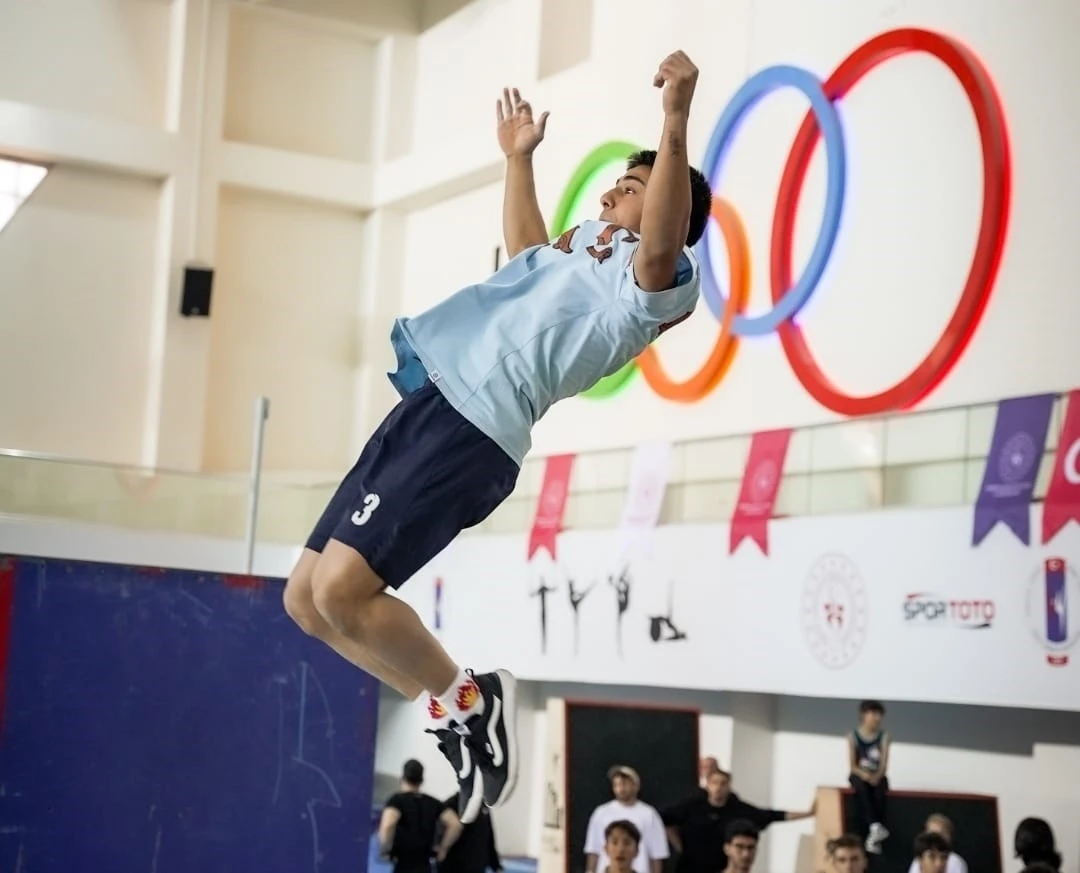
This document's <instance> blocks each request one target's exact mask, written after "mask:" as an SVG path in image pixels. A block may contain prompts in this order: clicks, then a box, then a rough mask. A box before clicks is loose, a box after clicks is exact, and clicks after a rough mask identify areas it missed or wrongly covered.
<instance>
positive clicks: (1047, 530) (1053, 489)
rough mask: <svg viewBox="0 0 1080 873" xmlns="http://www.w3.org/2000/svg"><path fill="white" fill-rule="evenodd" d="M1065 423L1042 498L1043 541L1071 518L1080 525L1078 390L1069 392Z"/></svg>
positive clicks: (1046, 540)
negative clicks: (1044, 497)
mask: <svg viewBox="0 0 1080 873" xmlns="http://www.w3.org/2000/svg"><path fill="white" fill-rule="evenodd" d="M1068 403H1069V406H1068V409H1067V410H1066V412H1065V426H1064V427H1063V428H1062V429H1061V437H1060V439H1058V447H1057V457H1056V458H1055V460H1054V472H1053V473H1052V474H1051V475H1050V487H1048V488H1047V489H1046V499H1045V500H1044V501H1043V520H1042V541H1043V544H1044V545H1045V544H1046V543H1048V542H1050V540H1052V539H1053V538H1054V537H1055V536H1056V535H1057V533H1058V531H1060V530H1061V529H1062V528H1063V527H1065V525H1067V524H1068V523H1069V522H1070V521H1075V522H1076V523H1077V524H1080V390H1077V391H1070V392H1069V400H1068Z"/></svg>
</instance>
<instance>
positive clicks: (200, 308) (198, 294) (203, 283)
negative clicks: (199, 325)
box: [180, 267, 214, 318]
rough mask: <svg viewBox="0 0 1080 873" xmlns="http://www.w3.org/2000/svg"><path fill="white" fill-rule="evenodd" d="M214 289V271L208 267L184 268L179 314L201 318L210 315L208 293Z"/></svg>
mask: <svg viewBox="0 0 1080 873" xmlns="http://www.w3.org/2000/svg"><path fill="white" fill-rule="evenodd" d="M213 287H214V271H213V270H212V269H210V268H209V267H185V268H184V287H183V289H182V290H181V292H180V314H181V315H184V316H188V317H190V316H193V315H194V316H202V317H203V318H205V317H206V316H208V315H209V314H210V292H211V291H212V290H213Z"/></svg>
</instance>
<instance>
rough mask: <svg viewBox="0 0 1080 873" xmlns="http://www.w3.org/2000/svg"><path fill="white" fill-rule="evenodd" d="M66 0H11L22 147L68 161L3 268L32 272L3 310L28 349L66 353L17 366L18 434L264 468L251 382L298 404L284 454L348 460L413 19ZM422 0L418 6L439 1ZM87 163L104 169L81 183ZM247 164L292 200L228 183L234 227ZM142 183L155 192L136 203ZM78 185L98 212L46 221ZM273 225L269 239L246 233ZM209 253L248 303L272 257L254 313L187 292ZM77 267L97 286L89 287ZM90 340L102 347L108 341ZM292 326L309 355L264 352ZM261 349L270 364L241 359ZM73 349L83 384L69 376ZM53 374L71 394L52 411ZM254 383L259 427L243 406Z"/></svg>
mask: <svg viewBox="0 0 1080 873" xmlns="http://www.w3.org/2000/svg"><path fill="white" fill-rule="evenodd" d="M62 6H64V4H60V3H55V2H52V0H45V2H41V3H22V2H19V3H9V4H4V6H3V9H0V154H8V155H11V156H13V157H16V158H25V159H29V160H36V161H39V162H42V163H46V164H49V165H51V166H52V167H53V168H54V169H53V172H52V173H51V175H50V176H49V177H48V178H47V179H46V181H45V184H44V185H43V187H42V189H41V190H40V191H39V192H38V194H37V195H36V196H35V197H34V198H31V201H30V203H29V204H28V205H27V206H26V207H24V210H23V214H21V215H18V216H16V220H15V222H14V223H13V224H12V226H11V227H9V228H8V229H7V231H6V232H5V233H4V234H3V236H2V238H0V277H2V278H3V283H4V287H5V289H7V288H8V287H12V288H15V289H16V292H15V294H14V295H10V294H9V295H7V296H6V297H5V301H4V303H2V304H0V306H6V310H5V312H4V316H5V324H4V325H3V327H2V328H0V330H4V331H9V332H11V333H12V334H13V335H16V336H17V340H16V341H13V342H11V343H9V344H8V345H7V348H6V354H7V356H8V357H10V358H11V359H12V360H14V359H15V358H16V357H18V356H22V357H23V358H25V357H26V355H25V352H26V349H28V348H34V349H35V350H36V353H35V354H36V356H37V357H39V358H41V359H47V361H48V366H47V367H46V366H44V365H43V366H42V367H41V368H39V370H40V371H41V373H42V374H43V375H40V376H33V375H32V376H30V377H26V378H23V379H20V380H19V383H18V384H15V383H14V382H11V383H10V384H7V385H6V387H5V389H3V390H4V392H5V396H7V395H10V394H14V393H15V392H18V393H19V394H20V395H21V397H20V403H19V404H15V405H14V407H13V408H12V411H13V413H18V414H19V418H18V419H17V420H15V421H12V419H13V418H14V416H12V417H10V418H9V417H6V416H5V417H4V418H3V419H2V423H0V444H2V445H3V446H5V447H13V448H18V449H24V450H30V451H39V452H40V451H48V452H54V453H58V454H62V455H68V456H74V457H83V458H87V459H90V460H109V461H118V462H126V463H144V464H148V465H154V464H157V465H160V466H164V467H171V468H179V469H186V470H191V469H199V468H203V467H209V468H211V469H222V468H229V469H232V468H235V467H237V466H244V467H246V466H247V460H246V458H247V455H248V446H247V443H248V442H249V441H250V435H249V429H250V398H249V397H248V396H247V395H249V394H251V393H252V391H253V390H254V389H255V388H256V387H257V388H258V389H259V390H260V392H261V393H266V394H268V395H269V396H270V397H271V399H272V400H274V399H276V400H278V401H279V406H280V408H281V409H282V411H283V412H287V413H289V414H288V415H282V416H281V417H279V418H277V419H276V421H275V424H276V428H275V429H276V431H277V433H276V435H275V436H274V437H273V438H271V440H270V451H271V454H272V455H274V456H275V458H276V460H275V462H274V463H275V465H276V466H278V467H285V468H287V469H288V470H290V471H298V470H305V469H312V468H314V469H315V470H317V471H319V472H329V471H334V472H335V473H336V472H337V471H339V470H340V469H341V467H342V464H343V463H345V462H346V461H347V460H348V455H349V454H350V452H349V451H347V450H346V449H345V448H344V445H345V443H346V442H348V440H349V439H350V438H351V433H350V431H351V426H352V407H353V395H354V393H355V392H354V374H355V371H356V369H357V366H358V359H359V356H358V354H357V351H356V347H357V341H358V339H359V337H360V336H361V331H360V330H359V325H358V323H357V321H358V316H359V313H360V291H361V285H362V269H361V266H360V265H361V257H362V241H363V233H364V229H363V221H362V216H363V214H364V213H365V212H367V211H369V210H370V208H371V183H370V168H369V167H368V165H367V164H366V163H365V161H366V160H367V159H368V157H369V155H370V151H371V146H372V143H373V142H374V129H375V124H374V121H373V105H374V99H375V96H376V94H377V87H376V85H377V82H376V79H377V69H376V59H377V43H378V40H379V39H380V38H382V37H384V36H386V35H387V34H388V33H390V32H393V31H394V30H395V29H400V28H401V26H402V19H401V17H400V15H399V16H398V18H394V16H393V15H392V14H388V13H390V12H393V10H392V9H389V8H387V9H380V10H374V12H377V13H378V14H377V15H376V16H375V17H376V18H377V19H378V20H377V21H374V22H371V23H370V26H368V25H366V24H365V14H366V13H365V14H354V15H352V16H349V17H350V19H351V20H350V21H349V22H341V21H338V22H334V21H331V20H317V19H313V18H310V17H306V16H304V15H298V14H296V13H293V12H283V11H280V10H275V9H261V10H255V9H249V8H246V4H236V3H232V2H231V0H104V2H101V3H97V4H90V6H86V7H85V8H82V7H80V9H78V10H75V11H72V10H68V9H66V7H65V8H63V9H61V7H62ZM91 6H92V7H93V8H91ZM324 11H331V10H329V7H326V10H324ZM369 11H372V10H369ZM414 13H415V14H414ZM380 16H381V18H380ZM406 18H407V19H408V20H410V21H411V20H412V19H413V18H416V19H417V22H418V21H419V14H418V11H417V10H416V9H413V10H412V11H410V12H409V14H408V15H406ZM87 168H90V169H91V170H93V172H94V173H95V174H96V175H95V176H94V177H93V178H95V179H96V181H95V182H93V183H90V182H89V181H87V180H88V179H89V178H90V175H89V174H88V169H87ZM73 178H79V179H81V180H83V181H81V182H80V183H79V187H78V189H77V190H74V191H72V192H70V193H65V192H67V191H68V189H69V188H71V186H72V185H73V184H74V183H73V182H72V181H71V180H72V179H73ZM145 180H150V181H145ZM91 184H93V190H92V191H90V190H89V188H88V187H87V186H88V185H91ZM230 186H231V187H232V188H233V189H241V190H244V191H248V192H262V194H263V195H267V194H272V195H275V196H276V197H278V198H284V200H286V201H288V202H289V204H290V205H288V206H282V205H281V204H280V203H279V204H277V205H276V206H275V205H271V204H270V201H269V200H267V199H264V200H263V201H262V206H260V207H258V208H247V207H238V206H237V205H236V202H235V201H237V199H240V200H242V199H243V195H235V196H233V195H225V197H224V200H225V201H226V209H225V215H224V220H225V227H223V228H221V230H220V232H219V228H218V207H219V201H221V200H222V199H223V198H222V196H221V194H220V192H221V190H222V189H224V188H228V187H230ZM133 191H151V192H152V197H153V199H151V197H150V195H147V196H145V197H143V200H142V201H140V202H141V206H140V209H141V211H138V210H136V211H133V207H132V192H133ZM159 195H160V196H159ZM57 197H60V199H61V201H63V202H65V203H66V200H65V198H66V199H67V200H72V208H71V210H69V211H70V212H72V213H74V214H73V215H67V214H65V215H63V216H61V215H57V216H55V217H54V218H53V220H52V221H51V223H50V224H49V226H48V227H45V225H44V224H43V223H42V221H41V220H40V219H35V218H34V216H33V213H34V210H35V209H37V210H38V211H39V212H40V211H41V210H42V209H44V208H45V207H46V206H48V207H49V208H53V209H54V211H55V200H56V198H57ZM50 198H51V199H50ZM251 202H259V195H256V196H254V197H253V198H252V199H251V200H249V201H247V203H248V206H250V203H251ZM151 203H152V204H153V208H150V206H149V204H151ZM300 203H304V204H306V205H299V204H300ZM324 207H325V208H324ZM245 210H246V211H245ZM136 213H137V214H136ZM241 213H243V214H244V215H245V216H246V217H244V218H240V217H238V216H239V215H240V214H241ZM285 213H290V214H291V215H292V218H291V219H290V218H286V217H284V216H285ZM75 215H77V217H78V221H79V222H81V224H79V225H78V229H77V230H75V229H74V228H75V225H74V223H73V222H74V221H75ZM118 216H123V218H124V222H125V224H124V230H123V237H122V238H121V237H120V236H118V230H117V223H118V222H117V217H118ZM275 222H276V223H277V226H278V230H277V231H274V230H272V229H271V227H270V226H271V225H274V224H275ZM290 222H291V224H290ZM136 225H138V226H137V227H136ZM241 225H244V226H245V227H246V230H245V229H243V228H241ZM238 236H239V237H245V239H241V240H240V241H239V242H237V243H236V244H235V245H234V238H236V237H238ZM260 236H261V239H262V240H263V241H264V242H265V243H266V246H267V248H266V249H262V248H260V247H259V246H258V245H254V246H251V245H249V246H248V247H247V248H246V249H245V248H243V245H242V244H243V243H244V242H245V241H246V242H248V243H251V242H253V241H254V240H255V239H256V238H260ZM219 243H221V244H223V245H224V246H225V247H226V248H227V249H229V250H226V251H221V252H219V250H218V245H219ZM241 251H242V253H241ZM219 255H220V257H219ZM193 262H194V263H199V264H200V265H204V266H211V267H220V270H219V273H220V275H219V276H218V280H219V281H217V282H216V283H215V288H216V291H217V295H216V296H218V295H220V294H222V293H223V292H224V293H228V292H230V291H232V292H234V293H233V301H234V302H236V294H235V290H236V289H235V287H233V288H232V289H230V287H229V286H230V284H232V285H234V286H235V284H236V283H237V282H239V283H240V284H241V285H243V284H244V283H246V282H247V281H248V280H249V279H251V278H254V277H264V280H263V281H260V283H259V284H260V288H259V296H258V298H257V300H258V302H256V298H253V297H252V294H253V293H254V291H250V289H249V293H248V294H247V296H246V297H244V298H242V299H241V300H240V301H239V303H241V304H243V305H245V306H247V307H248V308H247V310H246V316H247V318H246V322H245V323H241V324H239V326H238V323H237V320H235V319H234V320H232V321H229V320H228V318H226V321H225V323H224V324H217V323H214V319H213V318H211V319H209V320H205V319H186V318H183V317H182V316H181V315H180V314H179V311H178V310H179V308H180V296H181V285H182V277H183V267H184V266H185V265H187V264H189V263H193ZM219 262H220V263H219ZM270 270H273V271H274V280H273V281H271V282H267V281H265V277H266V276H267V274H268V273H269V271H270ZM285 281H292V282H293V287H292V289H290V290H291V299H292V300H296V301H297V302H298V301H299V299H306V302H307V309H306V312H307V313H308V315H309V316H310V317H311V318H313V319H316V320H317V321H318V325H319V326H318V328H317V329H311V330H308V329H306V325H307V324H308V322H305V321H304V320H303V319H299V318H295V317H294V321H296V322H297V323H299V324H303V325H305V332H304V335H303V336H301V337H295V336H293V335H292V334H290V333H289V331H287V330H285V329H284V328H283V324H282V313H283V311H284V312H290V313H292V314H293V315H294V316H295V310H290V309H289V308H288V307H287V306H286V307H284V308H283V307H281V306H280V304H281V300H282V297H283V294H284V292H283V291H281V290H280V289H281V288H282V283H283V282H285ZM275 282H276V285H275ZM73 288H78V289H79V291H80V299H82V300H83V302H82V303H69V302H68V297H69V296H71V295H72V289H73ZM28 300H29V301H30V302H27V301H28ZM320 301H322V302H320ZM61 304H63V305H61ZM229 305H230V304H229V301H224V302H223V301H221V300H220V297H219V299H217V300H215V301H214V304H213V306H212V309H213V310H214V311H215V312H224V313H226V316H227V315H228V312H229ZM274 307H277V309H276V310H275V308H274ZM234 312H235V310H234ZM62 319H67V320H66V321H63V320H62ZM266 322H268V323H269V327H267V326H266ZM264 327H267V329H266V330H263V328H264ZM66 332H71V333H75V334H78V336H76V337H75V338H74V339H71V338H69V337H68V336H67V335H66ZM320 337H321V341H320ZM90 343H92V344H93V345H94V347H95V348H96V347H100V348H101V350H102V354H103V357H102V358H101V360H100V362H98V363H94V362H92V361H90V360H89V356H88V355H87V354H86V348H87V346H88V344H90ZM286 343H287V344H288V345H289V348H288V350H287V351H285V352H283V351H282V350H283V348H284V346H285V345H286ZM270 348H272V349H273V352H272V355H273V363H275V364H277V363H278V362H281V361H284V360H285V359H286V358H289V359H290V360H291V363H292V366H291V368H283V367H280V366H262V364H264V363H267V362H268V361H270V360H271V359H270V355H269V354H268V353H267V350H268V349H270ZM4 354H5V353H4V352H0V355H4ZM260 355H261V357H260ZM19 359H20V360H21V359H22V358H19ZM5 363H6V361H5ZM328 364H329V371H328V369H327V366H328ZM253 367H255V368H257V369H260V370H261V372H260V373H259V375H258V376H255V377H250V376H249V377H247V378H243V379H239V382H238V381H237V380H238V376H237V373H238V372H242V371H250V370H251V369H252V368H253ZM64 372H68V373H71V374H72V375H71V376H69V377H68V380H67V381H68V383H69V384H68V385H66V386H65V385H60V384H59V383H60V380H58V379H53V378H52V375H50V374H55V373H64ZM341 373H344V375H341ZM306 378H311V379H313V380H315V381H316V382H317V383H318V384H320V385H322V386H323V388H324V389H325V390H326V392H327V394H329V393H331V392H333V393H334V394H336V395H338V398H339V399H338V400H337V401H336V402H335V404H334V408H333V410H332V411H329V412H328V411H327V410H326V408H325V407H326V406H327V404H326V403H324V402H323V400H321V399H315V401H314V405H312V402H311V401H310V400H309V401H308V402H307V405H306V406H304V408H302V409H299V410H298V409H296V405H297V402H298V401H299V400H300V395H301V393H302V392H301V391H300V390H299V387H298V380H301V379H306ZM50 379H51V380H52V381H50ZM53 382H56V383H57V385H58V386H59V387H57V386H54V385H53ZM84 383H90V384H89V387H87V385H84ZM255 383H258V384H257V386H256V384H255ZM316 394H317V392H316ZM37 395H41V396H47V397H48V398H49V403H48V409H47V410H43V411H41V412H40V413H39V412H38V411H36V410H35V409H34V408H33V406H34V404H39V403H40V401H39V400H37V399H35V398H36V397H37ZM225 395H228V396H225ZM325 396H326V395H324V397H325ZM234 397H240V398H241V399H239V400H236V402H235V403H233V398H234ZM320 404H321V405H320ZM238 406H239V407H242V411H241V412H239V417H240V418H242V419H243V423H242V425H239V427H240V429H241V430H242V431H243V435H242V436H239V435H236V433H235V428H234V424H233V422H232V421H230V420H229V413H231V412H233V411H234V410H235V409H236V408H237V407H238ZM301 406H303V403H302V402H301ZM24 409H29V412H28V413H26V414H24ZM222 409H226V410H228V412H226V413H225V414H224V415H223V414H222V413H221V412H220V410H222ZM90 412H92V414H89V413H90ZM30 413H32V415H31V414H30ZM234 417H236V416H235V415H234ZM91 419H92V420H93V421H94V423H93V425H92V426H89V427H88V426H87V425H86V422H87V421H89V420H91ZM313 419H319V420H320V430H319V431H318V434H319V435H318V436H317V437H316V438H314V439H312V438H311V431H310V424H309V423H310V421H312V420H313ZM339 435H344V436H340V438H339ZM207 438H209V439H210V443H209V444H205V445H204V443H205V441H206V439H207ZM240 442H242V443H243V444H244V445H243V451H242V452H241V451H240V447H239V443H240ZM241 454H242V455H243V458H244V459H243V461H242V463H241V462H239V461H238V460H237V459H238V458H239V457H240V456H241Z"/></svg>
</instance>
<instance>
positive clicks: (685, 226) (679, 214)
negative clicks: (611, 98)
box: [634, 51, 698, 291]
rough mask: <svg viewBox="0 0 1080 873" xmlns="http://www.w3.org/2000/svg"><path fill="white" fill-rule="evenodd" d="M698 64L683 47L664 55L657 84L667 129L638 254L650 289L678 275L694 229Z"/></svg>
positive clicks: (642, 279) (648, 189)
mask: <svg viewBox="0 0 1080 873" xmlns="http://www.w3.org/2000/svg"><path fill="white" fill-rule="evenodd" d="M697 78H698V69H697V67H695V66H694V64H693V62H692V61H691V60H690V58H688V57H687V56H686V54H685V53H683V52H681V51H679V52H675V53H674V54H671V55H668V56H667V57H666V58H664V61H663V63H661V64H660V68H659V69H658V70H657V72H656V76H655V77H653V85H654V86H655V87H657V88H663V89H664V96H663V105H664V131H663V134H662V135H661V138H660V145H659V146H658V147H657V150H656V162H655V163H654V164H653V168H652V174H651V175H650V176H649V184H648V185H646V186H645V204H644V206H643V207H642V212H641V243H640V244H639V245H638V250H637V254H636V255H635V256H634V277H635V279H636V280H637V283H638V286H639V287H641V288H642V289H643V290H645V291H664V290H666V289H668V288H671V287H673V286H674V284H675V275H676V270H677V267H678V263H679V257H680V255H681V254H682V250H683V247H684V246H685V245H686V237H687V233H688V231H689V228H690V165H689V163H688V160H687V156H686V124H687V120H688V118H689V117H690V102H691V100H693V97H694V88H695V86H696V85H697Z"/></svg>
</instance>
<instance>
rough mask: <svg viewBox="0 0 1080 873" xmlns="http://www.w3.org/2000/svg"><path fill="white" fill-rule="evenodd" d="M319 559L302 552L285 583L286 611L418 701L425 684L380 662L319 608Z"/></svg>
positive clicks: (311, 632)
mask: <svg viewBox="0 0 1080 873" xmlns="http://www.w3.org/2000/svg"><path fill="white" fill-rule="evenodd" d="M318 561H319V553H318V552H315V551H312V550H311V549H304V551H303V552H302V553H301V554H300V560H298V561H297V562H296V567H294V568H293V571H292V573H291V574H290V575H289V580H288V582H286V583H285V595H284V600H285V611H286V612H287V613H288V614H289V617H290V618H291V619H292V620H293V621H295V622H296V623H297V624H298V625H299V626H300V627H301V629H303V631H304V632H305V633H307V634H309V635H311V636H313V637H315V639H317V640H319V641H321V642H323V643H326V645H328V646H329V647H330V648H332V649H333V650H334V651H335V652H337V653H338V654H339V655H341V657H343V658H344V659H345V660H346V661H349V662H351V663H353V664H355V665H356V666H357V667H359V668H360V669H361V670H364V671H366V672H368V673H370V674H371V675H372V676H374V677H375V678H376V679H378V680H380V681H381V682H385V683H386V684H387V685H389V686H390V687H391V688H393V689H394V690H395V691H397V692H398V693H399V694H401V695H403V696H404V697H407V698H408V699H409V700H416V698H417V697H419V696H420V694H421V692H422V691H423V690H424V689H423V686H422V685H420V684H419V683H417V682H414V681H413V680H411V679H409V678H407V677H406V676H404V675H403V674H401V673H398V672H397V671H396V670H394V669H392V668H391V667H390V666H388V665H387V664H385V663H383V662H382V661H380V660H379V659H378V658H376V657H375V656H374V655H372V654H371V652H370V651H369V650H368V649H366V648H365V647H364V646H363V645H361V644H360V643H357V642H356V641H355V640H351V639H349V638H348V637H347V636H345V635H344V634H342V633H339V632H338V631H336V630H334V628H332V627H331V626H330V624H329V623H328V622H327V621H326V619H325V618H323V617H322V615H321V614H320V613H319V610H318V609H316V608H315V601H314V598H313V596H312V590H311V588H312V585H311V577H312V573H313V572H314V570H315V566H316V564H317V563H318Z"/></svg>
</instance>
